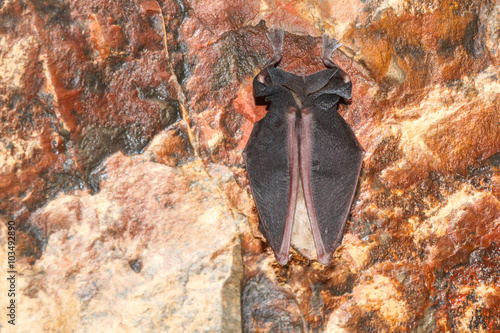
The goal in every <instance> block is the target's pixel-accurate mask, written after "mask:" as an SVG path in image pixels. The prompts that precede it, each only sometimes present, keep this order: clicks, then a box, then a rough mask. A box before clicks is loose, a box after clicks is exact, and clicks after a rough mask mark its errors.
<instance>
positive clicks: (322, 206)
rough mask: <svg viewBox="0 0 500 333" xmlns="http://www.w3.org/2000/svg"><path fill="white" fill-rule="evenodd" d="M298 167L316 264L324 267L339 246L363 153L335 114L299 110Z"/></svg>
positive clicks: (342, 120) (305, 109) (351, 132)
mask: <svg viewBox="0 0 500 333" xmlns="http://www.w3.org/2000/svg"><path fill="white" fill-rule="evenodd" d="M300 128H301V131H300V133H301V134H300V167H301V180H302V185H303V190H304V197H305V201H306V207H307V211H308V215H309V219H310V221H311V229H312V231H313V236H314V241H315V244H316V251H317V254H318V260H319V261H320V262H321V263H322V264H324V265H326V264H328V263H329V262H330V260H331V258H332V256H333V253H334V252H335V249H336V248H337V247H338V246H339V245H340V243H341V240H342V235H343V231H344V227H345V223H346V221H347V218H348V216H349V212H350V207H351V204H352V200H353V197H354V194H355V191H356V186H357V181H358V177H359V172H360V170H361V164H362V161H363V156H364V151H363V149H362V148H361V146H360V144H359V142H358V140H357V139H356V137H355V135H354V133H353V131H352V129H351V128H350V126H349V125H348V124H347V123H346V121H345V120H344V119H343V118H342V117H341V116H340V115H339V114H338V113H337V112H336V111H335V110H333V112H331V111H330V112H325V110H319V109H314V108H313V107H311V108H304V109H302V110H301V123H300Z"/></svg>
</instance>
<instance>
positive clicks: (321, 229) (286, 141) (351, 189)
mask: <svg viewBox="0 0 500 333" xmlns="http://www.w3.org/2000/svg"><path fill="white" fill-rule="evenodd" d="M270 39H271V41H272V42H273V48H274V51H275V53H274V57H273V59H272V60H271V61H270V63H269V64H268V65H267V66H266V68H264V69H263V70H262V71H261V72H260V73H259V74H258V75H257V76H256V77H255V79H254V83H253V85H254V94H255V96H256V97H261V96H265V97H266V100H267V101H269V102H270V108H269V111H268V113H267V114H266V116H265V117H264V118H263V119H262V120H260V121H259V122H257V123H255V125H254V128H253V131H252V134H251V135H250V139H249V141H248V144H247V146H246V148H245V152H244V157H245V163H246V168H247V173H248V178H249V180H250V186H251V189H252V194H253V196H254V200H255V204H256V206H257V210H258V213H259V217H260V229H261V231H262V233H263V234H264V237H266V239H267V241H268V243H269V244H270V246H271V248H272V249H273V251H274V253H275V256H276V258H277V260H278V262H279V263H280V264H282V265H284V264H286V263H287V261H288V257H289V251H290V244H291V238H292V232H294V230H293V229H294V226H293V225H294V219H295V211H296V203H297V196H298V189H299V185H301V187H302V190H303V198H304V201H305V205H306V207H307V215H308V217H309V221H310V226H311V228H310V230H311V231H312V235H313V238H314V243H315V245H316V252H317V257H318V260H319V261H320V262H321V263H322V264H325V265H326V264H328V263H329V262H330V260H331V258H332V255H333V253H334V251H335V249H336V248H337V247H338V246H339V245H340V243H341V241H342V235H343V230H344V226H345V223H346V221H347V218H348V215H349V211H350V207H351V203H352V199H353V197H354V193H355V190H356V185H357V181H358V177H359V172H360V169H361V163H362V160H363V155H364V151H363V149H362V148H361V146H360V144H359V142H358V140H357V139H356V136H355V135H354V133H353V131H352V130H351V128H350V126H349V125H348V124H347V123H346V121H345V120H344V119H343V118H342V117H341V116H340V115H339V114H338V113H337V108H338V104H339V102H340V100H341V98H343V99H350V98H351V89H352V84H351V82H350V80H349V77H348V76H347V74H346V73H344V72H343V71H342V70H341V69H340V68H338V67H337V66H336V65H335V64H334V63H333V62H332V61H331V59H330V56H331V53H332V52H333V50H335V48H336V47H337V44H336V43H335V42H332V41H331V40H330V39H328V38H325V39H324V45H323V62H324V63H325V65H327V66H328V67H332V68H329V69H326V70H323V71H320V72H318V73H315V74H312V75H308V76H303V77H301V76H297V75H294V74H291V73H288V72H285V71H283V70H281V69H277V68H275V67H274V65H275V64H276V63H278V62H279V60H280V59H281V47H282V41H283V33H282V32H276V33H274V34H271V36H270ZM295 233H296V231H295ZM294 237H295V235H294Z"/></svg>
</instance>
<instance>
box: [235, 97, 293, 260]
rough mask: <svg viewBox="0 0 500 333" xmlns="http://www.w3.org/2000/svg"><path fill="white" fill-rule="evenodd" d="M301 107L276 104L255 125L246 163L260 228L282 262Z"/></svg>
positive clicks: (288, 229) (285, 256)
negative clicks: (298, 110)
mask: <svg viewBox="0 0 500 333" xmlns="http://www.w3.org/2000/svg"><path fill="white" fill-rule="evenodd" d="M296 131H297V108H296V107H290V106H288V107H285V106H284V105H279V104H275V105H274V106H272V107H271V109H270V110H269V112H268V114H267V115H266V117H264V118H263V119H262V120H260V121H259V122H257V123H256V124H255V125H254V129H253V131H252V133H251V135H250V138H249V140H248V143H247V146H246V148H245V154H244V156H246V157H245V163H246V169H247V174H248V178H249V181H250V187H251V189H252V195H253V197H254V201H255V205H256V207H257V211H258V213H259V218H260V224H259V226H260V229H261V231H262V233H263V235H264V237H265V238H266V240H267V241H268V243H269V245H270V246H271V248H272V249H273V251H274V253H275V256H276V259H277V260H278V262H279V263H280V264H282V265H284V264H286V263H287V262H288V257H289V252H290V241H291V236H292V229H293V220H294V215H295V204H296V201H297V184H298V177H299V166H298V163H299V160H298V138H297V134H296Z"/></svg>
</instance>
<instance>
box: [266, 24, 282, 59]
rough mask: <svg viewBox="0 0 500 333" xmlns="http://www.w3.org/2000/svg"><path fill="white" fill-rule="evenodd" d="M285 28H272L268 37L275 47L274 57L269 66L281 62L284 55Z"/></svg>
mask: <svg viewBox="0 0 500 333" xmlns="http://www.w3.org/2000/svg"><path fill="white" fill-rule="evenodd" d="M283 35H284V33H283V30H281V29H271V30H270V31H269V34H268V35H267V38H268V39H269V41H270V42H271V46H272V48H273V57H272V58H271V60H269V61H268V62H267V64H266V67H268V66H274V65H276V64H277V63H278V62H280V60H281V57H282V56H283Z"/></svg>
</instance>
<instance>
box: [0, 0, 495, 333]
mask: <svg viewBox="0 0 500 333" xmlns="http://www.w3.org/2000/svg"><path fill="white" fill-rule="evenodd" d="M269 27H275V28H282V29H284V30H285V31H286V33H285V48H284V58H283V59H282V61H281V63H280V67H281V68H283V69H286V70H288V71H290V72H294V73H296V74H309V73H313V72H315V71H318V70H321V69H323V66H322V64H321V61H320V54H321V45H320V42H321V41H320V38H319V37H320V36H321V34H322V33H324V32H327V33H329V34H331V35H332V36H335V37H336V38H338V39H340V41H341V42H342V43H343V46H342V47H341V48H340V50H339V51H337V52H336V53H335V55H334V60H335V62H336V63H337V64H339V66H340V67H342V68H343V69H344V70H345V71H346V72H347V73H348V74H349V75H350V77H351V80H352V81H353V89H354V91H353V98H352V101H351V103H350V104H349V105H348V106H343V107H342V108H341V109H340V110H339V112H340V113H341V114H342V116H343V117H344V118H345V119H346V120H347V121H348V122H349V123H350V124H351V126H352V128H353V129H354V131H355V132H356V134H357V136H358V138H359V141H360V142H361V144H362V146H363V147H364V148H365V150H366V152H367V154H366V157H365V161H364V164H363V170H362V174H361V179H360V184H359V188H358V192H357V196H356V198H355V202H354V204H353V208H352V211H351V217H350V220H349V222H348V224H347V227H346V231H345V236H344V240H343V245H342V246H341V247H340V248H339V249H338V250H337V252H336V254H335V255H334V258H333V260H332V262H331V264H330V265H328V266H322V265H320V264H319V263H318V262H316V261H314V260H309V259H307V258H306V257H304V256H303V255H301V254H300V253H298V252H296V251H292V257H291V260H290V262H289V264H288V265H286V266H284V267H282V266H280V265H278V264H277V263H276V261H275V259H274V256H273V254H272V251H271V250H270V248H269V247H268V246H267V244H266V242H265V240H264V239H263V238H262V235H261V234H260V233H259V231H258V217H257V214H256V210H255V207H254V205H253V201H252V198H251V195H250V192H249V187H248V182H247V180H246V175H245V171H244V165H243V160H242V157H241V151H242V149H243V148H244V146H245V144H246V141H247V139H248V136H249V134H250V131H251V128H252V124H253V123H254V122H255V121H257V120H259V119H260V118H262V117H263V116H264V115H265V113H266V108H265V106H262V105H255V101H254V98H253V92H252V79H253V76H254V75H255V74H256V73H257V72H258V71H259V70H260V69H261V68H262V67H263V65H264V64H265V62H266V61H267V60H268V59H269V57H270V55H271V53H272V51H271V48H270V45H269V43H268V41H267V39H266V33H267V31H268V28H269ZM499 39H500V2H498V1H477V2H470V1H465V0H463V1H452V0H445V1H440V2H433V1H423V2H422V1H413V0H406V1H403V0H396V1H378V0H376V1H375V0H374V1H360V0H346V1H340V2H333V1H323V2H318V1H309V0H307V1H304V2H297V1H272V0H269V1H268V0H260V1H257V0H251V1H239V0H237V1H215V2H214V1H203V0H184V1H182V0H181V1H177V0H147V1H127V2H121V1H114V2H113V1H111V2H110V1H102V0H101V1H97V0H80V1H75V0H49V1H20V0H11V1H3V2H0V46H1V47H0V108H1V116H2V122H1V125H0V137H1V140H0V219H1V221H2V223H0V246H1V248H0V261H1V262H2V263H5V262H6V261H7V243H6V239H7V236H6V235H7V221H9V220H12V221H15V222H16V228H17V239H16V249H17V250H16V251H17V253H16V255H17V261H16V265H17V270H18V271H19V275H18V280H17V296H16V300H17V305H18V312H17V315H18V317H17V320H18V321H17V323H16V327H15V329H16V330H13V327H11V325H9V324H8V323H7V321H6V318H5V317H4V316H2V317H1V319H0V325H1V326H0V327H1V328H2V330H3V329H5V331H6V332H8V331H13V332H14V331H16V332H29V331H33V329H34V328H35V327H36V328H37V329H38V330H40V331H54V332H66V331H87V330H88V331H102V330H103V329H104V328H106V330H107V331H110V330H111V331H117V332H121V331H131V330H135V329H141V330H142V331H148V332H154V331H166V332H180V331H182V332H238V331H243V332H496V331H500V317H498V315H497V314H498V313H499V312H500V248H499V246H500V172H499V169H500V110H499V106H498V105H499V104H500V103H499V102H500V100H499V99H500V81H499V78H500V70H499V66H500V51H499V45H500V43H499ZM0 275H1V276H2V277H5V276H6V275H7V273H6V269H5V268H4V266H3V265H2V266H0ZM0 281H1V282H0V292H1V293H2V294H3V293H4V291H5V290H6V288H7V284H6V280H5V279H4V278H1V279H0ZM2 299H3V298H2ZM2 302H3V301H2ZM1 306H4V305H3V304H2V305H1Z"/></svg>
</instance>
